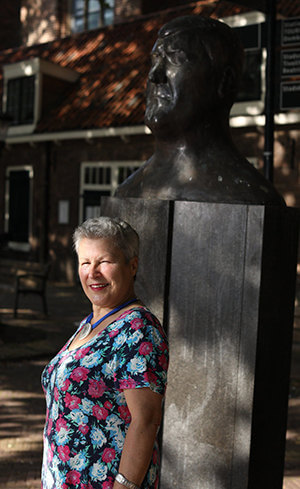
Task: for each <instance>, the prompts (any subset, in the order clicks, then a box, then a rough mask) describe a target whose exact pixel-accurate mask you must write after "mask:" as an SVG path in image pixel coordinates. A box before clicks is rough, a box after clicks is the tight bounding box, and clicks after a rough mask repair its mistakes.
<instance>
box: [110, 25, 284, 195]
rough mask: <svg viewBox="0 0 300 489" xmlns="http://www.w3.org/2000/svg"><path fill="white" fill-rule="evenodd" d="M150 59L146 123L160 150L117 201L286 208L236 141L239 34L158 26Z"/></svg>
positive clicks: (216, 27) (209, 27) (212, 28)
mask: <svg viewBox="0 0 300 489" xmlns="http://www.w3.org/2000/svg"><path fill="white" fill-rule="evenodd" d="M151 58H152V67H151V70H150V72H149V76H148V84H147V101H146V112H145V123H146V125H147V126H148V127H149V128H150V129H151V131H152V133H153V135H154V137H155V151H154V154H153V155H152V156H151V158H150V159H149V160H148V161H147V162H146V163H144V165H143V166H142V167H141V168H139V169H138V170H137V171H136V172H135V173H134V174H133V175H131V176H130V177H129V178H128V179H127V180H125V182H124V183H123V184H122V185H120V186H119V188H118V189H117V192H116V196H117V197H140V198H144V199H152V198H156V199H166V200H189V201H204V202H225V203H226V202H228V203H249V204H284V201H283V199H282V197H281V196H280V195H279V193H278V192H277V191H276V190H275V188H274V187H273V185H272V184H271V183H270V182H268V181H267V180H266V179H265V178H264V177H263V176H262V175H261V174H260V173H259V172H258V171H257V170H256V169H255V168H254V167H253V166H252V165H251V164H250V163H249V162H248V161H247V160H246V159H245V158H244V157H243V156H242V155H241V154H240V153H239V152H238V150H237V148H236V147H235V145H234V143H233V141H232V138H231V134H230V127H229V113H230V109H231V107H232V105H233V103H234V100H235V96H236V93H237V90H238V85H239V80H240V77H241V71H242V60H243V50H242V47H241V44H240V42H239V39H238V38H237V36H236V34H235V33H234V31H233V30H232V29H231V28H230V27H229V26H227V25H226V24H224V23H222V22H219V21H217V20H214V19H211V18H204V17H200V16H196V15H195V16H186V17H178V18H175V19H174V20H172V21H170V22H168V23H167V24H166V25H164V26H163V27H162V28H161V29H160V31H159V33H158V39H157V41H156V43H155V45H154V47H153V50H152V53H151Z"/></svg>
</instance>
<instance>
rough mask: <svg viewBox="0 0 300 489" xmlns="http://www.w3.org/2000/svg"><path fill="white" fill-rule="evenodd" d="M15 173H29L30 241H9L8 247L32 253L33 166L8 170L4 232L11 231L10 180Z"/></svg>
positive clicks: (9, 168) (12, 167)
mask: <svg viewBox="0 0 300 489" xmlns="http://www.w3.org/2000/svg"><path fill="white" fill-rule="evenodd" d="M14 171H28V173H29V216H28V217H29V219H28V241H27V242H16V241H9V242H8V247H9V248H11V249H13V250H18V251H30V249H31V245H30V242H31V241H32V209H33V207H32V203H33V202H32V198H33V167H32V166H31V165H20V166H8V167H7V168H6V174H5V175H6V182H5V214H4V231H5V233H8V230H9V199H10V195H9V180H10V174H11V173H12V172H14Z"/></svg>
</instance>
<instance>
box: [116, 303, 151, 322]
mask: <svg viewBox="0 0 300 489" xmlns="http://www.w3.org/2000/svg"><path fill="white" fill-rule="evenodd" d="M118 319H124V320H125V321H130V320H133V319H142V320H143V321H146V322H150V323H151V324H159V320H158V319H157V317H156V316H155V315H154V314H153V312H151V311H150V309H148V307H146V306H136V307H132V308H131V309H128V310H127V311H124V312H123V313H122V314H121V316H119V318H118ZM146 322H145V324H146Z"/></svg>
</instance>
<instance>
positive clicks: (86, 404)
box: [81, 398, 94, 414]
mask: <svg viewBox="0 0 300 489" xmlns="http://www.w3.org/2000/svg"><path fill="white" fill-rule="evenodd" d="M93 406H94V402H93V401H91V400H90V399H87V398H84V399H82V401H81V409H82V411H83V412H84V413H85V414H90V413H91V412H92V410H93Z"/></svg>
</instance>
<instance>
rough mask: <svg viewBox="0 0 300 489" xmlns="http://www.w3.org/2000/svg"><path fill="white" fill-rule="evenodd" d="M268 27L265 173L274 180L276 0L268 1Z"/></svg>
mask: <svg viewBox="0 0 300 489" xmlns="http://www.w3.org/2000/svg"><path fill="white" fill-rule="evenodd" d="M266 14H267V15H266V28H267V66H266V99H265V112H266V125H265V145H264V174H265V177H266V178H267V179H268V180H270V182H273V162H274V87H275V83H274V79H275V49H276V46H275V43H276V0H267V2H266Z"/></svg>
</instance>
